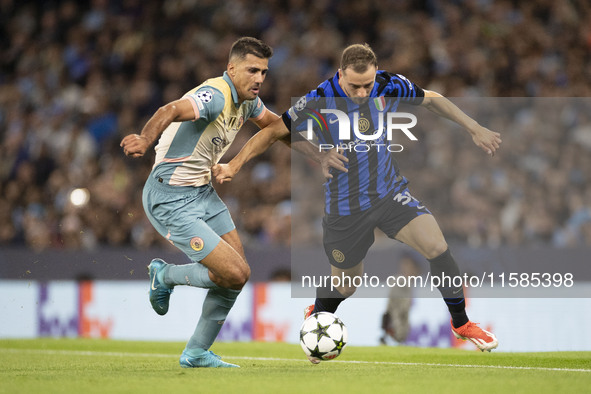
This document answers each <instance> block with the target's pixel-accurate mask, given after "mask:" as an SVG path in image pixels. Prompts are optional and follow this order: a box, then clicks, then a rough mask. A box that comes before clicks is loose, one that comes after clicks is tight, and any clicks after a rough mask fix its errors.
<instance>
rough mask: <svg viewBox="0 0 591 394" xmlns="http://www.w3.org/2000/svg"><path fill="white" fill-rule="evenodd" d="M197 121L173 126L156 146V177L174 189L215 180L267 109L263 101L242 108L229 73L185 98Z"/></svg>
mask: <svg viewBox="0 0 591 394" xmlns="http://www.w3.org/2000/svg"><path fill="white" fill-rule="evenodd" d="M184 97H185V98H186V99H187V100H189V101H190V102H191V104H192V105H193V109H194V110H195V119H194V120H193V121H186V122H173V123H171V124H170V125H169V126H168V127H167V128H166V130H164V132H163V133H162V136H161V137H160V140H159V141H158V145H156V148H155V149H156V162H155V164H154V168H153V170H152V173H153V174H154V175H155V177H157V178H161V179H162V180H163V182H164V183H166V184H169V185H173V186H201V185H206V184H208V183H209V182H210V180H211V167H212V166H213V165H215V164H217V163H218V161H219V160H220V159H221V157H222V156H223V155H224V153H226V151H227V150H228V148H229V147H230V145H231V144H232V142H233V141H234V138H235V137H236V134H237V133H238V131H239V130H240V128H241V127H242V125H243V124H244V122H245V121H246V120H248V119H249V118H255V119H260V118H262V117H263V116H264V115H265V112H266V108H265V105H264V104H263V102H262V101H261V99H260V98H258V97H257V98H256V99H254V100H245V101H244V102H242V104H238V94H237V92H236V88H235V87H234V84H233V83H232V81H231V80H230V77H229V76H228V74H227V73H225V72H224V76H223V77H218V78H212V79H208V80H207V81H205V82H204V83H202V84H201V85H199V86H197V87H196V88H194V89H192V90H191V91H189V92H188V93H187V94H185V96H184Z"/></svg>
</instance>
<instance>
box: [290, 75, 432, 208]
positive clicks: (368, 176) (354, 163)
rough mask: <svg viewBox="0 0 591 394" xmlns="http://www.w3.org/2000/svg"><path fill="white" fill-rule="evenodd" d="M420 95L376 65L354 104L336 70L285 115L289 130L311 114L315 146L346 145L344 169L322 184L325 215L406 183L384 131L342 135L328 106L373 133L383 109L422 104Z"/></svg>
mask: <svg viewBox="0 0 591 394" xmlns="http://www.w3.org/2000/svg"><path fill="white" fill-rule="evenodd" d="M423 97H424V91H423V89H421V88H420V87H419V86H418V85H416V84H414V83H413V82H411V81H410V80H408V79H407V78H406V77H404V76H402V75H399V74H391V73H389V72H386V71H382V70H379V71H377V72H376V79H375V83H374V86H373V88H372V90H371V93H370V95H369V98H368V99H367V100H363V101H362V102H361V103H358V102H356V101H358V100H351V99H349V98H347V95H346V94H345V92H344V91H343V89H342V88H341V87H340V85H339V74H338V72H337V73H336V75H335V76H334V77H332V78H330V79H328V80H326V81H324V82H322V83H321V84H320V85H318V87H317V88H316V89H314V90H312V91H310V92H309V93H308V94H306V95H305V96H303V97H302V98H300V100H299V101H298V102H297V103H296V104H295V105H294V106H292V107H291V108H290V109H289V110H288V111H286V112H285V113H284V114H283V120H284V122H285V124H286V126H287V127H288V128H289V129H290V131H291V132H294V131H297V132H303V131H304V130H307V129H306V124H308V125H309V124H311V122H308V123H306V122H307V120H308V119H313V120H314V122H313V123H314V127H313V132H314V134H315V136H316V137H317V140H318V144H319V146H328V147H331V146H333V147H336V146H341V147H345V149H344V152H343V154H345V155H346V156H347V158H348V159H349V162H348V163H347V164H346V167H347V168H348V172H346V173H345V172H341V171H334V170H333V172H332V174H333V178H332V179H330V180H329V181H328V182H326V183H325V211H326V213H327V214H331V215H340V216H344V215H351V214H354V213H359V212H362V211H365V210H366V209H368V208H370V207H372V206H373V205H375V204H376V203H377V202H378V201H380V200H381V199H383V198H384V197H386V196H388V195H392V194H393V193H395V192H396V191H399V190H402V189H403V188H404V187H405V185H406V184H407V183H408V182H407V180H406V179H405V178H404V177H402V176H401V175H400V174H399V169H398V164H397V162H396V160H395V159H394V157H393V153H392V152H391V150H390V149H388V146H389V145H388V143H389V141H388V140H387V139H386V133H385V132H382V134H381V136H380V137H379V138H377V139H375V140H371V141H368V140H366V139H365V137H364V138H363V139H360V138H358V137H357V136H356V135H355V133H353V132H352V133H350V136H349V137H350V138H349V139H343V138H341V137H342V136H343V135H342V134H340V133H339V125H338V123H340V122H338V121H337V120H338V115H336V114H333V113H330V111H326V109H338V110H340V111H342V113H346V114H347V115H348V117H349V119H350V122H351V123H350V124H354V127H356V130H357V131H358V132H359V133H362V134H364V135H369V136H371V135H373V134H374V132H375V131H376V130H378V129H379V127H380V126H383V125H384V124H385V120H384V117H385V116H384V114H385V113H389V112H390V113H391V112H396V111H397V109H398V105H399V104H400V103H401V102H405V103H410V104H420V103H421V102H422V100H423ZM321 108H322V109H321ZM308 127H309V126H308ZM378 134H379V133H377V132H376V135H378Z"/></svg>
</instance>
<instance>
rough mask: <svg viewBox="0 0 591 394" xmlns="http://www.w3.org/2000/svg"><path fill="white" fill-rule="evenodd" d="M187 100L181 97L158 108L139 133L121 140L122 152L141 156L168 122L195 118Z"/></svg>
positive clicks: (132, 155)
mask: <svg viewBox="0 0 591 394" xmlns="http://www.w3.org/2000/svg"><path fill="white" fill-rule="evenodd" d="M189 100H190V99H187V98H182V99H180V100H176V101H172V102H170V103H168V104H166V105H164V106H162V107H160V108H158V111H156V113H154V115H152V117H151V118H150V120H148V123H146V125H145V126H144V128H143V129H142V132H141V134H139V135H138V134H129V135H127V136H125V137H124V138H123V140H121V144H120V146H121V147H122V148H123V152H125V154H126V155H127V156H130V157H141V156H143V155H144V154H145V153H146V151H147V150H148V148H149V147H150V146H151V145H152V144H153V143H154V141H156V139H157V138H158V137H160V134H162V132H163V131H164V129H166V128H167V127H168V125H169V124H171V123H172V122H182V121H186V120H193V119H195V110H194V109H193V106H192V104H191V102H190V101H189Z"/></svg>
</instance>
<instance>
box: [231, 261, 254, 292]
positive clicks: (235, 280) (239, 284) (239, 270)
mask: <svg viewBox="0 0 591 394" xmlns="http://www.w3.org/2000/svg"><path fill="white" fill-rule="evenodd" d="M248 279H250V267H249V266H248V264H246V263H244V262H243V261H242V264H236V265H235V266H234V267H233V269H232V270H230V271H229V272H228V275H227V277H226V281H227V284H228V286H227V287H228V288H230V289H234V290H240V289H242V288H243V287H244V285H245V284H246V282H248Z"/></svg>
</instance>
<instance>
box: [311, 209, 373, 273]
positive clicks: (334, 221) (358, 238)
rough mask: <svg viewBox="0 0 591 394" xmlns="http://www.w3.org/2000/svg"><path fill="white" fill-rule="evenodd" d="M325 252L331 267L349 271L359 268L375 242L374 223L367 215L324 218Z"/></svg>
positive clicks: (328, 216)
mask: <svg viewBox="0 0 591 394" xmlns="http://www.w3.org/2000/svg"><path fill="white" fill-rule="evenodd" d="M322 227H323V244H324V251H325V253H326V256H327V257H328V261H329V263H330V265H331V266H333V267H335V268H337V269H342V270H347V269H350V268H353V267H355V266H357V265H358V264H359V263H360V262H361V261H362V260H363V259H364V258H365V256H366V255H367V251H368V250H369V248H370V247H371V245H373V242H374V239H375V238H374V228H375V223H373V222H372V221H371V220H370V219H369V217H368V216H367V215H364V214H357V215H348V216H330V215H327V216H325V217H324V219H323V222H322Z"/></svg>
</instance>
